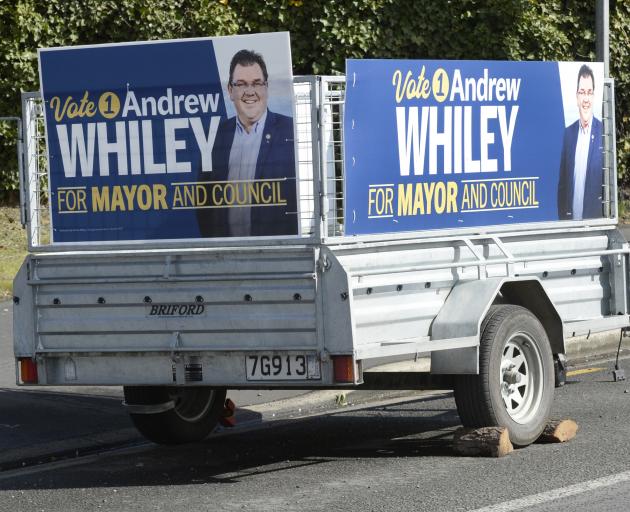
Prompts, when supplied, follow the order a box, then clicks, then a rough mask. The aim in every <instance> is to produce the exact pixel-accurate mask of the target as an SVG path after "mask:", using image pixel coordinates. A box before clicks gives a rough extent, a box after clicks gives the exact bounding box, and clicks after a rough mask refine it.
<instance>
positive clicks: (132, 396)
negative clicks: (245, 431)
mask: <svg viewBox="0 0 630 512" xmlns="http://www.w3.org/2000/svg"><path fill="white" fill-rule="evenodd" d="M124 394H125V403H126V404H127V405H128V406H129V407H130V416H131V420H132V421H133V424H134V425H135V427H136V428H137V429H138V430H139V431H140V433H141V434H142V435H143V436H144V437H146V438H147V439H149V440H150V441H153V442H154V443H159V444H182V443H194V442H197V441H202V440H203V439H205V438H206V437H207V436H208V435H209V434H210V433H211V432H212V431H213V430H214V428H215V427H216V425H217V423H218V421H219V417H220V415H221V413H222V411H223V407H224V404H225V394H226V390H225V389H214V388H210V387H205V386H204V387H149V386H125V388H124ZM143 406H146V407H144V410H143ZM162 409H164V410H162ZM134 410H135V411H137V412H134Z"/></svg>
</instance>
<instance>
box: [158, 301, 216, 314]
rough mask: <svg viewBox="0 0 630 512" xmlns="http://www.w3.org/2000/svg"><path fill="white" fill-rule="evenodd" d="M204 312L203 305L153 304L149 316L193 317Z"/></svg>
mask: <svg viewBox="0 0 630 512" xmlns="http://www.w3.org/2000/svg"><path fill="white" fill-rule="evenodd" d="M205 310H206V306H205V305H204V304H154V305H152V306H151V308H150V310H149V316H193V315H201V314H202V313H203V312H204V311H205Z"/></svg>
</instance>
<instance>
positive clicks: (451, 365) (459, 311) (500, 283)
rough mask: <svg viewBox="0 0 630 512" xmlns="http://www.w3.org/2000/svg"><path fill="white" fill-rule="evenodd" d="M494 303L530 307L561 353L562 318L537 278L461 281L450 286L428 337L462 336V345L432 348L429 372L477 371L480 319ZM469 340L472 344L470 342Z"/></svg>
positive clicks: (555, 350)
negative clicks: (442, 349) (434, 350)
mask: <svg viewBox="0 0 630 512" xmlns="http://www.w3.org/2000/svg"><path fill="white" fill-rule="evenodd" d="M497 303H503V304H516V305H519V306H523V307H524V308H527V309H528V310H530V311H531V312H532V313H533V314H534V315H535V316H536V317H537V318H538V320H539V321H540V323H541V324H542V325H543V327H544V329H545V331H546V332H547V336H548V338H549V342H550V344H551V350H552V352H553V353H554V354H564V351H565V348H564V333H563V329H562V319H561V318H560V315H559V314H558V311H557V310H556V308H555V306H554V305H553V302H552V301H551V300H550V299H549V296H548V295H547V292H546V291H545V289H544V288H543V286H542V284H541V283H540V281H539V280H538V279H536V278H510V277H496V278H489V279H482V280H475V281H465V282H461V283H459V284H457V285H455V286H454V287H453V289H452V290H451V293H450V294H449V296H448V297H447V298H446V301H445V302H444V305H443V306H442V308H441V309H440V312H439V313H438V314H437V316H436V317H435V319H434V321H433V324H432V325H431V340H444V339H461V340H462V344H463V345H469V346H464V347H463V348H458V349H453V350H444V351H436V352H431V373H435V374H477V373H479V350H478V346H479V336H480V331H481V323H482V321H483V319H484V317H485V316H486V313H487V312H488V309H490V306H492V305H493V304H497ZM471 341H474V342H475V344H474V345H472V346H471V343H470V342H471Z"/></svg>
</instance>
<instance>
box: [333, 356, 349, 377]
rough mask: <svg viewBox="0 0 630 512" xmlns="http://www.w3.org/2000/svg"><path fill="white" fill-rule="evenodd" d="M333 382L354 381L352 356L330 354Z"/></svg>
mask: <svg viewBox="0 0 630 512" xmlns="http://www.w3.org/2000/svg"><path fill="white" fill-rule="evenodd" d="M332 361H333V368H334V374H335V382H354V361H353V360H352V356H332Z"/></svg>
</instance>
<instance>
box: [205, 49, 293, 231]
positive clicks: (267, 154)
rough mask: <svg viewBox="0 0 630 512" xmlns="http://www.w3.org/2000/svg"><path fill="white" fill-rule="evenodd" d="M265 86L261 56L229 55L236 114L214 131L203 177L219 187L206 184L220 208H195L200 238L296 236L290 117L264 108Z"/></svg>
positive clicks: (249, 53) (242, 52)
mask: <svg viewBox="0 0 630 512" xmlns="http://www.w3.org/2000/svg"><path fill="white" fill-rule="evenodd" d="M268 87H269V75H268V73H267V66H266V64H265V61H264V60H263V58H262V56H261V55H260V54H258V53H256V52H254V51H250V50H240V51H239V52H237V53H236V54H235V55H234V57H232V61H231V62H230V73H229V81H228V93H229V96H230V99H231V100H232V102H233V103H234V108H235V109H236V116H234V117H231V118H229V119H227V120H224V121H223V122H222V123H221V124H220V125H219V128H218V130H217V135H216V139H215V142H214V147H213V149H212V167H213V169H212V173H210V174H211V175H212V176H211V177H206V176H204V179H211V180H212V181H213V182H223V183H224V185H223V186H221V185H219V186H217V185H212V186H211V188H209V193H210V194H211V195H212V198H213V201H215V203H218V205H219V206H220V207H218V208H212V209H211V211H208V209H201V210H198V215H197V217H198V221H199V228H200V231H201V235H202V236H206V237H219V236H271V235H291V234H297V213H296V212H297V206H296V183H295V152H294V146H293V119H292V118H291V117H287V116H284V115H282V114H278V113H275V112H272V111H270V110H269V109H268V108H267V99H268V94H269V91H268ZM257 205H259V206H257Z"/></svg>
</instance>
